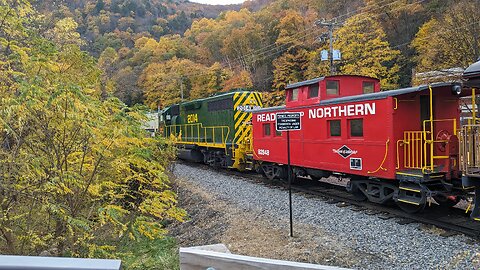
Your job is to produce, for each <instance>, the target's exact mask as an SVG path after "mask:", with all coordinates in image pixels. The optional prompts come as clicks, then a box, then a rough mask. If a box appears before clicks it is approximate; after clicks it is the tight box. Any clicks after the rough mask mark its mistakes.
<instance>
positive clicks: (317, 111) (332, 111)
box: [308, 102, 376, 119]
mask: <svg viewBox="0 0 480 270" xmlns="http://www.w3.org/2000/svg"><path fill="white" fill-rule="evenodd" d="M375 113H376V107H375V102H372V103H362V104H350V105H341V106H330V107H320V108H314V109H309V110H308V118H310V119H314V118H332V117H342V116H360V115H361V116H364V115H374V114H375Z"/></svg>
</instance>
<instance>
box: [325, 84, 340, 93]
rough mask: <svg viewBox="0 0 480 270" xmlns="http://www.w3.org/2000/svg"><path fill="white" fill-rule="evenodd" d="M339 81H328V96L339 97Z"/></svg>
mask: <svg viewBox="0 0 480 270" xmlns="http://www.w3.org/2000/svg"><path fill="white" fill-rule="evenodd" d="M338 84H339V83H338V81H327V95H329V96H338Z"/></svg>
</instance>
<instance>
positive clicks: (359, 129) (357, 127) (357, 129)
mask: <svg viewBox="0 0 480 270" xmlns="http://www.w3.org/2000/svg"><path fill="white" fill-rule="evenodd" d="M348 122H349V126H350V136H351V137H363V119H352V120H349V121H348Z"/></svg>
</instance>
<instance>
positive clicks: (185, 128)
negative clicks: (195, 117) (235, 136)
mask: <svg viewBox="0 0 480 270" xmlns="http://www.w3.org/2000/svg"><path fill="white" fill-rule="evenodd" d="M195 128H196V131H197V132H196V134H195ZM189 131H190V133H191V134H189ZM202 131H203V132H202ZM215 131H217V135H218V134H220V135H221V137H220V139H221V140H220V142H218V140H217V138H216V137H215ZM202 133H203V134H202ZM209 134H211V135H212V136H211V138H210V139H211V142H210V141H209V137H208V135H209ZM189 135H190V136H189ZM202 135H203V138H202ZM229 135H230V127H229V126H209V127H204V126H203V124H202V123H195V124H183V125H170V126H167V127H166V130H165V137H173V138H175V140H176V141H177V142H183V143H204V144H213V145H221V146H223V147H224V146H225V145H226V143H227V141H228V139H229Z"/></svg>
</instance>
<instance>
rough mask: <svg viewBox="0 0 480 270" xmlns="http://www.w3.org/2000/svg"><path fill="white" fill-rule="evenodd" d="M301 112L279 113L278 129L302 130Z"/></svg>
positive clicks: (277, 119) (277, 118)
mask: <svg viewBox="0 0 480 270" xmlns="http://www.w3.org/2000/svg"><path fill="white" fill-rule="evenodd" d="M300 118H301V113H288V112H287V113H277V114H276V117H275V128H276V130H277V131H287V130H301V129H302V125H301V120H300Z"/></svg>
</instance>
